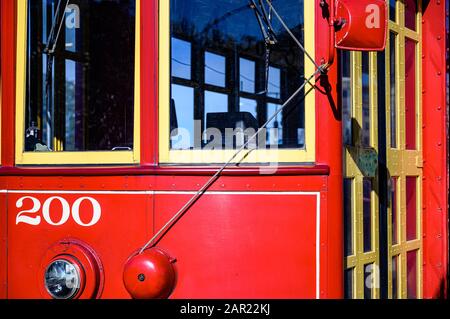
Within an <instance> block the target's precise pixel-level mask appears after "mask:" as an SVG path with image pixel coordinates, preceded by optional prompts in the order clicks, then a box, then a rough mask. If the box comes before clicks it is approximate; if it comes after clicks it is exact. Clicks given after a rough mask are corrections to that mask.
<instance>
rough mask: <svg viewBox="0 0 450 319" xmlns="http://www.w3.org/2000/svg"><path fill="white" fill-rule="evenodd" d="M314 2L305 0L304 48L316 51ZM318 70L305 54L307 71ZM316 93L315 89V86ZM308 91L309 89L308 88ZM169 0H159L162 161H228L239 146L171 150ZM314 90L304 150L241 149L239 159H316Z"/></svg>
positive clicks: (307, 105) (307, 113)
mask: <svg viewBox="0 0 450 319" xmlns="http://www.w3.org/2000/svg"><path fill="white" fill-rule="evenodd" d="M315 3H316V1H305V4H304V5H305V15H304V16H305V30H308V32H305V49H306V51H307V52H309V53H311V54H312V55H313V56H314V52H315V43H314V42H315V27H314V16H315ZM315 71H316V69H315V66H314V64H313V63H312V62H311V61H310V60H308V59H307V58H306V57H305V75H306V76H307V77H309V76H310V75H312V74H313V73H314V72H315ZM312 91H313V93H314V90H312ZM305 92H308V89H305ZM169 101H170V1H169V0H159V161H160V163H163V164H193V163H196V164H201V163H224V162H227V161H228V160H229V159H230V158H231V157H232V155H233V154H234V153H235V152H236V150H215V151H213V150H211V151H206V150H170V108H169ZM315 111H316V107H315V94H307V96H306V99H305V138H306V140H305V145H306V149H304V150H278V149H277V150H254V151H252V152H249V151H247V152H242V155H241V156H240V157H237V158H236V159H235V160H234V161H233V162H234V163H236V162H238V163H268V162H270V163H314V162H315V160H316V112H315Z"/></svg>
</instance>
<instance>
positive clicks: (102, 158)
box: [15, 0, 141, 165]
mask: <svg viewBox="0 0 450 319" xmlns="http://www.w3.org/2000/svg"><path fill="white" fill-rule="evenodd" d="M27 23H28V22H27V0H18V1H17V65H16V72H17V73H16V74H17V77H16V150H15V153H16V164H18V165H39V164H44V165H64V164H137V163H139V162H140V152H141V151H140V149H141V142H140V140H141V139H140V112H141V109H140V108H141V103H140V101H141V93H140V92H141V87H140V86H141V85H140V83H141V81H140V78H141V74H140V72H141V71H140V65H141V63H140V57H141V54H140V48H141V43H140V42H141V27H140V26H141V0H136V40H135V74H134V81H135V85H134V87H135V89H134V133H133V134H134V138H133V151H117V152H116V151H99V152H95V151H94V152H39V153H36V152H24V142H25V139H24V132H25V100H26V91H25V88H26V65H27V63H26V50H27Z"/></svg>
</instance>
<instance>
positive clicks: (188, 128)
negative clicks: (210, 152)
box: [170, 84, 194, 150]
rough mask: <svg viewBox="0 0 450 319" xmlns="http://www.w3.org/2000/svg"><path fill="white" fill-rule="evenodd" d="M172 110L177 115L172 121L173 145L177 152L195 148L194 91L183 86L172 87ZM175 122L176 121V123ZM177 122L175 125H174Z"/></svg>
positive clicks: (174, 85)
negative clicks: (193, 133)
mask: <svg viewBox="0 0 450 319" xmlns="http://www.w3.org/2000/svg"><path fill="white" fill-rule="evenodd" d="M171 104H172V108H175V111H174V113H176V114H177V118H176V120H175V119H174V118H172V121H171V123H170V124H171V125H170V126H171V145H172V148H173V149H175V150H186V149H192V148H194V135H192V134H189V133H190V132H193V131H194V121H193V119H194V90H193V89H192V88H190V87H186V86H182V85H176V84H173V85H172V103H171ZM174 120H175V121H174ZM173 122H175V123H173Z"/></svg>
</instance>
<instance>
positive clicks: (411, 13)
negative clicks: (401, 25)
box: [405, 0, 417, 31]
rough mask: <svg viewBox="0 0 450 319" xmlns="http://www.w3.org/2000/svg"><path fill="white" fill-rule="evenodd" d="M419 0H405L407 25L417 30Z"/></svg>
mask: <svg viewBox="0 0 450 319" xmlns="http://www.w3.org/2000/svg"><path fill="white" fill-rule="evenodd" d="M416 14H417V0H405V26H406V27H407V28H409V29H411V30H414V31H415V30H416Z"/></svg>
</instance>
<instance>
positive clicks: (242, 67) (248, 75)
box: [239, 58, 255, 93]
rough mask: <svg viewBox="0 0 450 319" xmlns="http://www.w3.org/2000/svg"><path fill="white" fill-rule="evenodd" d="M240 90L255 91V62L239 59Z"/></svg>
mask: <svg viewBox="0 0 450 319" xmlns="http://www.w3.org/2000/svg"><path fill="white" fill-rule="evenodd" d="M239 76H240V81H241V82H240V90H241V91H244V92H249V93H255V62H254V61H251V60H247V59H243V58H241V59H239Z"/></svg>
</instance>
